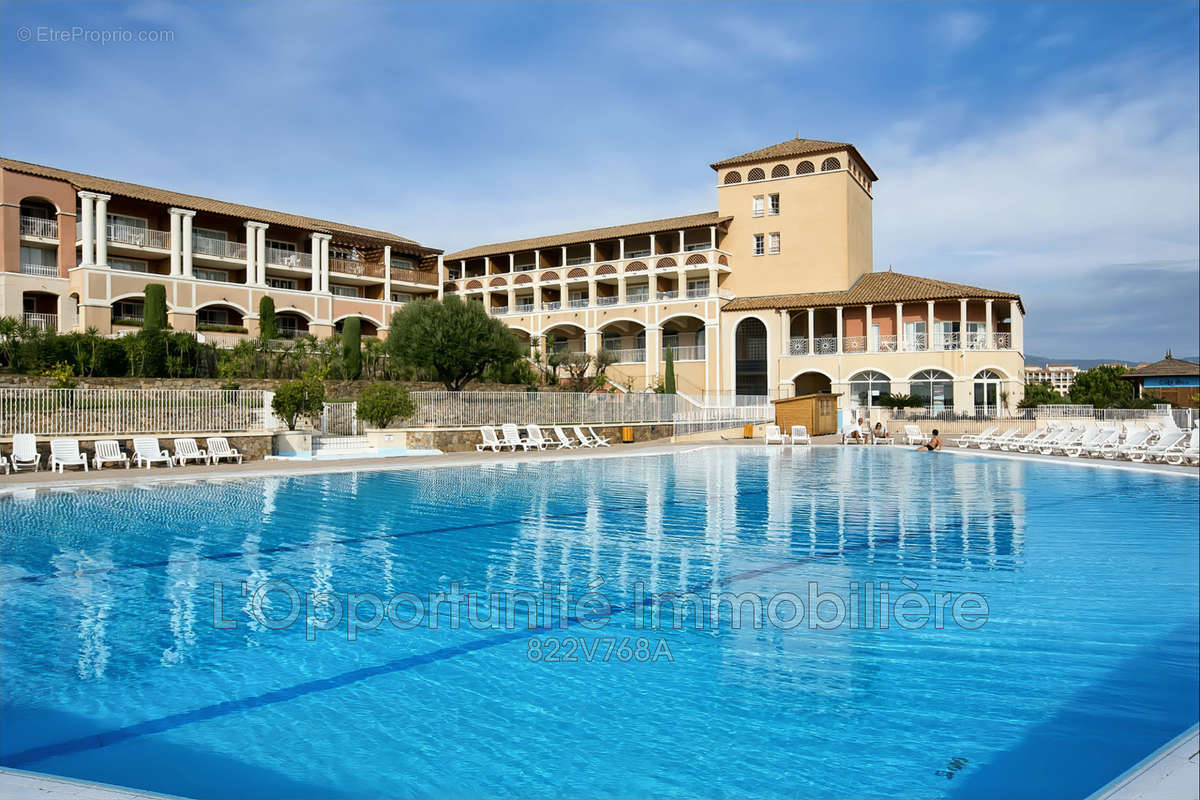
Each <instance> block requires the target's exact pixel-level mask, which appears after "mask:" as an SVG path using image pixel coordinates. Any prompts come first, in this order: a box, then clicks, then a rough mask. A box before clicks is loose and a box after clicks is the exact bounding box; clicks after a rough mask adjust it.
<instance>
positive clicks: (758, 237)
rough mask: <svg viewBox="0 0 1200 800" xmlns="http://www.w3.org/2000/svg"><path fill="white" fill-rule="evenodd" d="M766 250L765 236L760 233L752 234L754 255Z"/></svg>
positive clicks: (759, 254)
mask: <svg viewBox="0 0 1200 800" xmlns="http://www.w3.org/2000/svg"><path fill="white" fill-rule="evenodd" d="M766 251H767V247H766V237H765V236H763V235H762V234H761V233H756V234H754V255H756V256H761V255H762V254H763V253H765V252H766Z"/></svg>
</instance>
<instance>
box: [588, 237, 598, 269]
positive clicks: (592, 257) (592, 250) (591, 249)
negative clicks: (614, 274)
mask: <svg viewBox="0 0 1200 800" xmlns="http://www.w3.org/2000/svg"><path fill="white" fill-rule="evenodd" d="M588 253H589V256H588V260H589V261H590V262H591V263H593V264H595V263H596V243H595V242H588Z"/></svg>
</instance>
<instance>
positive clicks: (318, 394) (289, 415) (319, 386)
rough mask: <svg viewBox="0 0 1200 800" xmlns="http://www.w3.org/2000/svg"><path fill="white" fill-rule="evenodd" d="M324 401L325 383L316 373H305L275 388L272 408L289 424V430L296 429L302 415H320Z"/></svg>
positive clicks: (312, 417) (311, 416) (309, 416)
mask: <svg viewBox="0 0 1200 800" xmlns="http://www.w3.org/2000/svg"><path fill="white" fill-rule="evenodd" d="M324 403H325V384H324V383H322V382H321V380H320V379H319V378H317V377H316V376H314V375H305V376H304V377H302V378H299V379H298V380H294V381H288V382H287V383H283V384H280V386H279V388H277V389H276V390H275V398H274V399H273V400H272V401H271V408H272V409H274V411H275V414H276V415H277V416H278V417H279V418H280V419H281V420H283V421H284V424H286V425H287V426H288V430H289V431H294V430H296V422H297V421H298V420H299V418H300V417H308V418H310V419H314V418H316V417H319V416H320V415H321V409H322V406H323V405H324Z"/></svg>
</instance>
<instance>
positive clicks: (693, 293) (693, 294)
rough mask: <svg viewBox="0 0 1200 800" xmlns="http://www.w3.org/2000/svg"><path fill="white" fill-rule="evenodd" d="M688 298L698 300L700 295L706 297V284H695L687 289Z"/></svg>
mask: <svg viewBox="0 0 1200 800" xmlns="http://www.w3.org/2000/svg"><path fill="white" fill-rule="evenodd" d="M687 296H688V300H699V299H700V298H702V297H708V287H707V286H697V287H695V288H692V289H688V290H687Z"/></svg>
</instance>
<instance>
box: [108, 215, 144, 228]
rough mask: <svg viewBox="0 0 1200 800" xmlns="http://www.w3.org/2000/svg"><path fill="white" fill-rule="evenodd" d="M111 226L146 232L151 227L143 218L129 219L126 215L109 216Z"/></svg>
mask: <svg viewBox="0 0 1200 800" xmlns="http://www.w3.org/2000/svg"><path fill="white" fill-rule="evenodd" d="M107 216H108V224H109V225H124V226H125V227H126V228H141V229H142V230H146V228H148V227H149V225H147V224H146V220H144V219H142V218H141V217H129V216H126V215H125V214H108V215H107Z"/></svg>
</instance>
